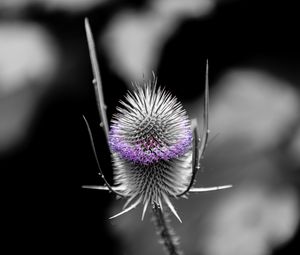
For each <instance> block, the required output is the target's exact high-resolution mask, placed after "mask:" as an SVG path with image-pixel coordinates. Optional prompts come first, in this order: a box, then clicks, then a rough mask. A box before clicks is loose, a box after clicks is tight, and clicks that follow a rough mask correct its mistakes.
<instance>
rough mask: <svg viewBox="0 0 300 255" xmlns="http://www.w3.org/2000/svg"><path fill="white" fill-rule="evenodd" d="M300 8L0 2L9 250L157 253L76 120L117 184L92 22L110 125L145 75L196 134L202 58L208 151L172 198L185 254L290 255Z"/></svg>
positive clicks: (1, 141)
mask: <svg viewBox="0 0 300 255" xmlns="http://www.w3.org/2000/svg"><path fill="white" fill-rule="evenodd" d="M298 13H299V7H298V5H297V1H287V2H284V1H267V0H264V1H258V0H252V1H248V0H187V1H182V0H181V1H179V0H174V1H172V0H153V1H151V0H148V1H146V0H132V1H130V0H122V1H121V0H102V1H101V0H98V1H97V0H89V1H83V0H82V1H79V0H77V1H75V0H73V1H63V0H61V1H57V0H45V1H40V0H27V1H21V0H19V1H17V0H15V1H10V0H1V1H0V17H1V19H0V168H1V173H2V177H1V182H2V184H3V187H4V190H3V193H2V194H3V201H4V203H3V204H2V210H1V211H2V212H4V216H3V217H2V219H3V226H4V227H3V228H2V232H3V235H4V236H5V240H4V243H6V244H7V246H8V248H9V251H14V250H20V251H23V252H25V251H28V252H30V253H39V254H41V253H45V252H48V251H52V252H58V251H62V252H66V253H73V252H80V253H84V254H88V253H93V254H163V251H162V249H161V247H160V246H159V244H158V243H157V239H156V237H155V232H154V227H153V226H152V224H151V222H150V217H151V216H150V213H148V214H147V217H146V219H145V220H144V221H143V222H141V220H140V218H141V210H140V208H138V209H136V210H135V211H134V212H130V213H128V214H127V215H124V216H121V217H120V218H118V219H116V220H114V221H110V220H108V218H109V216H111V215H112V214H113V213H115V212H117V211H119V210H120V208H121V206H122V202H123V203H124V202H125V201H121V200H120V201H116V200H115V198H114V196H113V195H111V194H108V193H106V192H101V191H94V190H86V189H82V188H81V186H82V185H102V184H103V182H102V180H101V179H100V177H99V176H98V170H97V167H96V163H95V160H94V157H93V154H92V150H91V146H90V142H89V138H88V134H87V130H86V127H85V124H84V121H83V118H82V115H85V116H86V118H87V119H88V120H89V122H90V125H91V129H92V131H93V134H94V137H95V144H96V147H97V151H98V157H99V160H100V162H101V166H102V168H103V169H104V172H105V175H106V176H107V177H108V179H109V180H110V182H111V183H112V182H113V170H112V167H111V159H110V155H109V151H108V148H107V144H106V141H105V139H104V135H103V132H102V130H101V128H100V127H99V116H98V112H97V108H96V103H95V97H94V91H93V86H92V83H91V81H92V70H91V65H90V61H89V56H88V48H87V43H86V38H85V31H84V18H85V17H89V20H90V23H91V26H92V30H93V33H94V37H95V40H96V43H97V50H98V56H99V62H100V68H101V75H102V81H103V86H104V94H105V101H106V104H107V107H108V108H107V111H108V116H109V118H110V117H111V115H112V114H113V113H114V112H115V107H116V106H117V105H118V101H119V100H120V99H121V98H122V97H123V96H124V94H125V93H126V91H127V89H130V87H131V85H130V84H131V81H138V80H143V77H146V78H148V77H150V76H151V71H152V70H154V71H155V72H156V74H157V76H158V81H159V84H162V85H163V86H165V87H166V88H167V89H168V90H170V91H171V92H172V93H173V94H174V95H176V96H177V97H178V99H179V100H180V101H182V102H183V104H184V106H185V107H186V109H187V111H188V113H189V115H190V116H191V117H198V119H199V121H200V123H201V116H202V111H201V109H202V94H203V89H204V86H203V85H204V78H205V77H204V73H205V62H206V59H209V65H210V75H209V76H210V88H211V109H210V118H211V122H210V123H211V124H210V125H211V131H212V134H211V140H210V142H209V146H208V151H207V154H206V155H207V156H206V158H205V161H204V169H203V171H202V172H201V173H200V174H199V176H198V180H197V185H198V186H215V185H225V184H233V185H234V188H233V189H232V190H230V191H223V192H216V193H207V194H200V195H191V196H190V198H189V199H188V200H183V201H178V202H177V201H175V202H174V203H175V205H176V208H177V209H178V212H179V214H180V215H181V216H182V218H183V223H182V224H178V223H177V222H176V219H173V218H172V221H174V224H175V230H176V231H177V232H178V233H179V235H180V239H181V243H182V247H183V250H185V251H186V254H209V255H210V254H216V255H218V254H222V255H223V254H225V255H226V254H228V255H229V254H230V255H233V254H249V255H268V254H274V255H280V254H285V255H286V254H298V253H297V249H298V248H299V238H300V234H299V226H298V223H299V195H300V193H299V191H300V190H299V187H300V185H299V184H300V182H299V178H300V173H299V170H300V161H299V156H300V114H299V112H300V96H299V95H300V94H299V93H300V92H299V84H300V73H299V70H300V51H299V45H300V39H299V36H298V34H299V33H298V32H299V28H298V25H299V24H300V18H299V14H298Z"/></svg>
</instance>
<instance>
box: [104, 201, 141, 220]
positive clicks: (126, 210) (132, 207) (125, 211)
mask: <svg viewBox="0 0 300 255" xmlns="http://www.w3.org/2000/svg"><path fill="white" fill-rule="evenodd" d="M140 202H141V200H140V199H138V200H137V201H136V202H135V203H133V204H132V205H131V206H129V207H128V208H127V209H125V210H123V211H122V212H120V213H118V214H116V215H114V216H111V217H109V219H110V220H111V219H113V218H116V217H119V216H120V215H122V214H124V213H127V212H129V211H130V210H132V209H134V208H135V207H136V206H137V205H138V204H139V203H140Z"/></svg>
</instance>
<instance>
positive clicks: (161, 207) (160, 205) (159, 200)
mask: <svg viewBox="0 0 300 255" xmlns="http://www.w3.org/2000/svg"><path fill="white" fill-rule="evenodd" d="M158 204H159V207H160V210H161V211H163V206H162V202H161V199H160V198H159V199H158Z"/></svg>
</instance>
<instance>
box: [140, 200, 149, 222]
mask: <svg viewBox="0 0 300 255" xmlns="http://www.w3.org/2000/svg"><path fill="white" fill-rule="evenodd" d="M148 204H149V199H148V200H146V203H145V204H144V208H143V214H142V221H143V220H144V216H145V213H146V210H147V207H148Z"/></svg>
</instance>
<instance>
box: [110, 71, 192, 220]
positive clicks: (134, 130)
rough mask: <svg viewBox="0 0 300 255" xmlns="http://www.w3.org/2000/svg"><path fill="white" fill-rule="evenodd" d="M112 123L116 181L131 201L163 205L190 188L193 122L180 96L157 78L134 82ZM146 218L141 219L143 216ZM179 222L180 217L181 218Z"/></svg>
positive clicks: (111, 145) (111, 144)
mask: <svg viewBox="0 0 300 255" xmlns="http://www.w3.org/2000/svg"><path fill="white" fill-rule="evenodd" d="M134 87H135V89H134V91H133V92H128V94H127V95H126V97H125V100H124V101H121V107H118V108H117V111H118V113H116V114H115V115H114V116H113V118H112V122H111V126H110V132H109V145H110V149H111V151H112V153H113V161H114V169H115V182H116V185H118V186H119V188H120V190H123V193H125V194H124V195H125V196H129V197H130V199H129V202H130V201H132V200H134V199H135V200H136V203H137V204H138V203H143V204H144V210H143V216H144V214H145V211H146V209H147V206H148V204H156V205H159V206H160V207H162V206H163V203H166V204H167V205H168V206H169V207H170V208H171V210H172V211H173V212H174V214H175V215H176V216H178V215H177V214H176V212H175V210H174V207H173V206H172V204H171V202H170V200H169V197H170V196H174V197H175V196H176V195H178V194H180V193H181V192H182V191H183V190H185V189H186V187H187V185H188V182H189V180H190V177H191V174H192V166H191V160H192V150H191V149H192V139H193V135H192V129H191V122H190V120H189V118H188V116H187V114H186V111H185V110H184V109H183V107H182V104H181V103H180V102H179V101H178V100H177V98H176V97H174V96H172V95H171V94H170V93H169V92H167V91H166V90H165V89H162V88H160V87H158V86H157V79H156V78H155V76H154V79H153V80H152V81H150V82H147V83H145V84H141V85H138V84H135V85H134ZM143 216H142V218H143ZM178 218H179V217H178Z"/></svg>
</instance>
